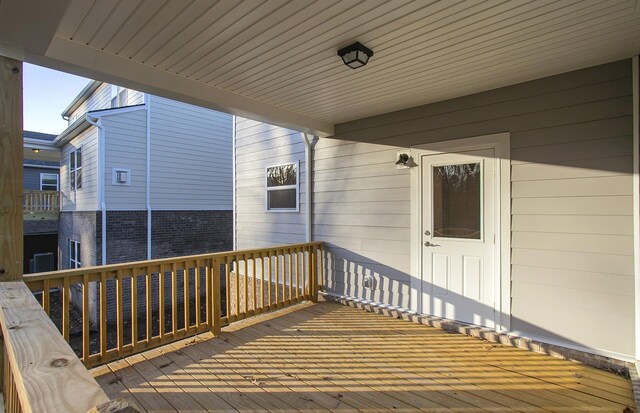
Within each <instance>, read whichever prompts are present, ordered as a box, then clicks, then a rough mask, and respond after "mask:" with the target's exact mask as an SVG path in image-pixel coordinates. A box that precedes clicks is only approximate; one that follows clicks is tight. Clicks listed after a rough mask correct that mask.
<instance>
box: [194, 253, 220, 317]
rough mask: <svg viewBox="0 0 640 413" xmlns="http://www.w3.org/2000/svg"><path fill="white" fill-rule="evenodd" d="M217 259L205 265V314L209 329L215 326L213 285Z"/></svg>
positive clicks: (208, 261)
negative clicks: (214, 266)
mask: <svg viewBox="0 0 640 413" xmlns="http://www.w3.org/2000/svg"><path fill="white" fill-rule="evenodd" d="M214 262H215V259H212V260H207V262H206V264H205V266H204V288H205V290H204V293H205V295H204V300H205V301H204V303H205V306H204V308H205V314H206V319H205V320H206V321H205V323H206V325H207V327H209V329H211V328H213V312H212V311H213V303H212V300H213V290H212V288H213V286H212V279H211V278H212V277H213V265H214ZM218 271H220V269H218ZM197 294H198V295H200V293H199V292H198V293H197ZM218 306H220V302H218Z"/></svg>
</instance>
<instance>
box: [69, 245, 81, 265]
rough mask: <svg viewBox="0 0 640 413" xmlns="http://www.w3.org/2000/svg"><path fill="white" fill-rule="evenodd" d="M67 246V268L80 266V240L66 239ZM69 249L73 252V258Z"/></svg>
mask: <svg viewBox="0 0 640 413" xmlns="http://www.w3.org/2000/svg"><path fill="white" fill-rule="evenodd" d="M68 246H69V268H71V269H73V268H82V260H81V259H80V253H81V252H82V249H81V246H80V241H75V240H72V239H71V238H69V239H68ZM71 251H73V252H74V256H75V259H73V257H72V256H71Z"/></svg>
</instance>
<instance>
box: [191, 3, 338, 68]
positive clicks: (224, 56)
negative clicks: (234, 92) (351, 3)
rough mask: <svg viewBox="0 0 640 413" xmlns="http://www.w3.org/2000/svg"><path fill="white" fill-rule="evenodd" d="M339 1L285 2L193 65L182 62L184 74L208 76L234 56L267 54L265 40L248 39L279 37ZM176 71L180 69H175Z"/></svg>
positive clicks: (236, 57) (247, 56) (302, 25)
mask: <svg viewBox="0 0 640 413" xmlns="http://www.w3.org/2000/svg"><path fill="white" fill-rule="evenodd" d="M338 1H339V0H331V1H329V0H325V1H318V2H313V3H310V4H308V3H302V2H294V3H288V4H286V5H285V6H284V7H282V8H281V9H280V10H278V11H277V12H274V13H272V14H271V15H269V16H265V17H264V18H262V19H260V22H259V24H255V25H253V26H251V28H250V29H248V30H245V31H243V32H241V33H240V34H239V35H238V36H236V37H234V38H233V39H232V40H231V41H228V42H226V43H224V44H222V45H221V46H219V47H218V48H216V49H215V50H212V51H210V52H209V54H208V55H207V56H206V57H205V58H202V59H200V60H199V61H198V62H197V64H193V65H191V66H190V67H187V65H185V68H187V69H188V70H186V71H185V72H184V73H185V74H186V75H187V76H193V77H195V78H196V79H198V78H201V77H203V76H206V75H208V74H209V73H210V72H211V67H215V68H221V67H224V66H225V65H226V64H228V62H230V61H232V60H234V59H238V58H242V57H244V58H250V57H251V56H253V57H259V56H260V55H262V54H266V53H269V51H268V48H267V46H266V45H265V43H257V42H255V41H252V40H253V38H254V37H256V38H261V39H274V38H278V37H279V36H282V35H283V33H286V32H287V31H290V30H291V27H300V28H303V27H304V24H305V22H306V21H307V20H308V19H310V18H312V17H313V16H315V15H317V14H318V13H320V12H322V11H325V10H327V9H329V8H331V7H332V6H333V5H335V4H336V3H337V2H338ZM179 70H180V69H179Z"/></svg>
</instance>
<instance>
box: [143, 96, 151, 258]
mask: <svg viewBox="0 0 640 413" xmlns="http://www.w3.org/2000/svg"><path fill="white" fill-rule="evenodd" d="M144 103H145V105H146V107H147V194H146V206H147V260H150V259H151V97H150V96H149V94H148V93H145V94H144Z"/></svg>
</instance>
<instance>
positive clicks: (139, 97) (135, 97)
mask: <svg viewBox="0 0 640 413" xmlns="http://www.w3.org/2000/svg"><path fill="white" fill-rule="evenodd" d="M128 93H129V95H128V96H127V100H128V102H127V105H128V106H133V105H142V104H144V93H142V92H138V91H137V90H132V89H129V92H128Z"/></svg>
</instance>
